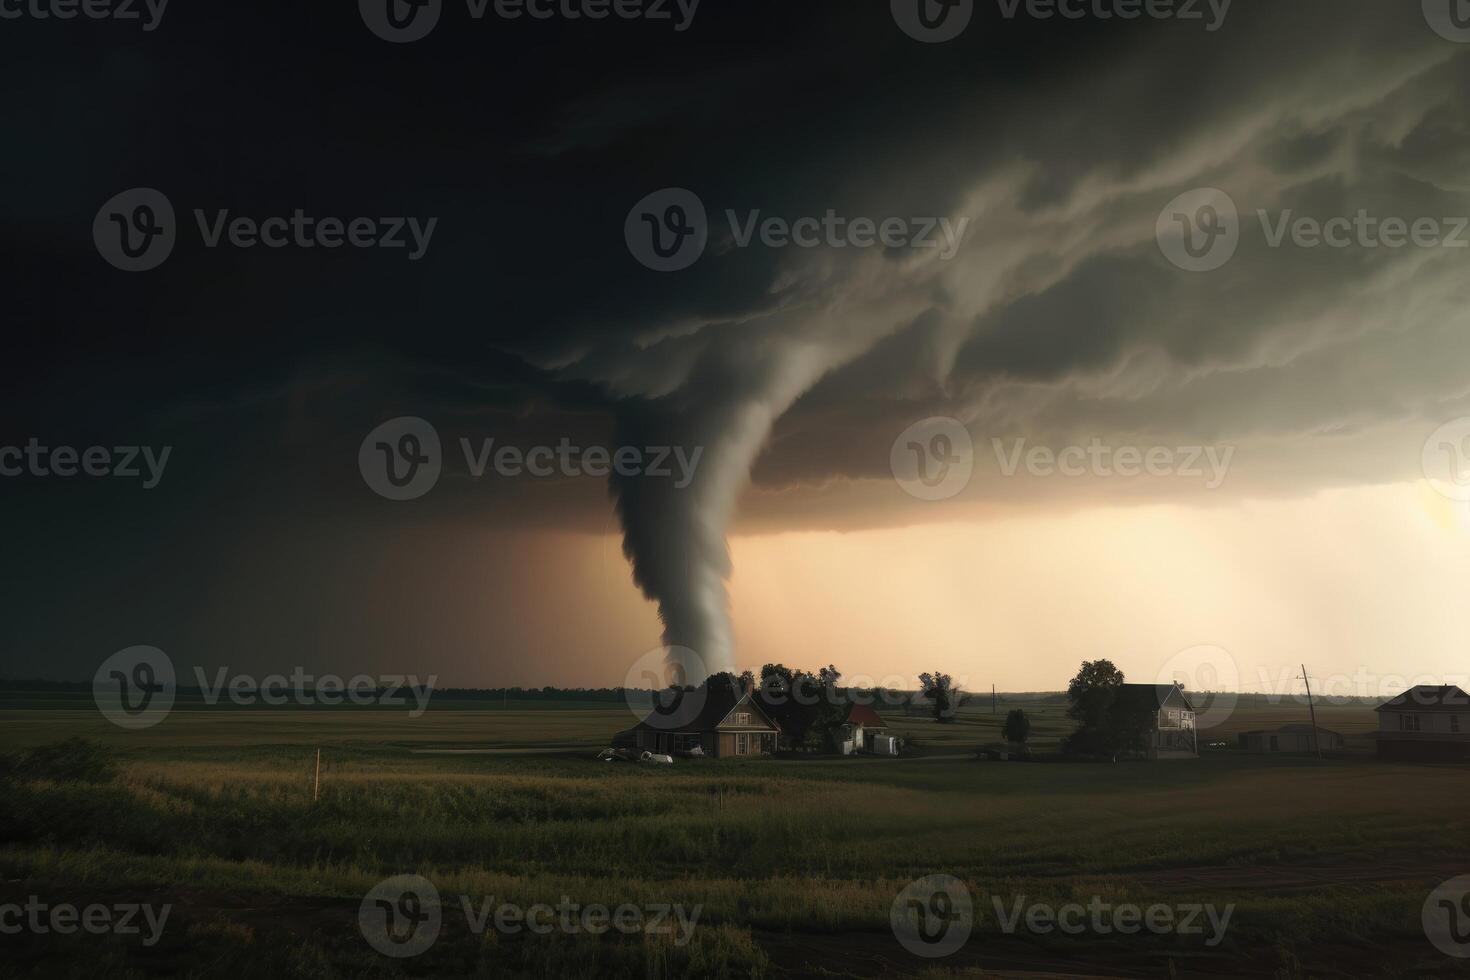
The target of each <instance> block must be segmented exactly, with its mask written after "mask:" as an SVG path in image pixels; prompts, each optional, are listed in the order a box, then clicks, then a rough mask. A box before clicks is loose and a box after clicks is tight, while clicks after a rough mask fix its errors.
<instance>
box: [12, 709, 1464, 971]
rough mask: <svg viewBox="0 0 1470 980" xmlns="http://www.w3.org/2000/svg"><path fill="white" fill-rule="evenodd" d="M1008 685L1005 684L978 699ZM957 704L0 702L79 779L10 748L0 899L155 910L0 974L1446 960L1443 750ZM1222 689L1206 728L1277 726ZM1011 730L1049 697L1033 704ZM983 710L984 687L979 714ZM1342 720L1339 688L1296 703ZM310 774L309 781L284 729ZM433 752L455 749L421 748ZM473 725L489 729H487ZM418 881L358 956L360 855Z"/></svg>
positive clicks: (1189, 967)
mask: <svg viewBox="0 0 1470 980" xmlns="http://www.w3.org/2000/svg"><path fill="white" fill-rule="evenodd" d="M1009 706H1011V705H1003V708H1004V707H1009ZM988 707H989V706H988V704H987V705H985V706H983V707H978V706H977V707H974V708H971V709H967V710H966V711H964V712H962V714H961V717H960V718H959V719H958V720H957V721H956V722H955V723H954V724H950V725H937V724H935V723H934V722H932V721H930V720H927V719H923V718H918V717H914V718H905V717H903V716H902V715H901V714H890V715H889V720H890V722H891V723H892V724H893V727H895V728H897V729H899V730H901V731H903V732H904V733H905V734H907V735H908V737H909V739H910V742H911V744H912V745H913V746H914V749H915V751H916V752H917V753H919V754H918V755H916V757H913V758H903V759H874V758H857V759H846V760H838V759H790V760H787V759H771V760H687V761H686V760H681V761H680V762H679V763H677V764H676V765H674V766H672V767H653V766H635V765H609V764H606V763H599V762H597V761H595V760H594V759H593V755H594V753H595V752H596V750H597V749H598V748H600V747H602V746H603V745H605V744H606V742H607V739H608V737H609V736H610V735H611V733H612V732H614V731H617V730H618V729H620V728H624V727H627V726H628V725H629V724H630V723H631V721H632V718H631V716H630V715H629V714H628V712H627V711H626V709H624V708H622V707H621V706H614V705H607V706H585V705H584V706H580V707H577V708H570V707H568V708H562V709H548V708H546V707H544V706H542V707H538V708H536V709H531V708H528V707H525V706H519V707H518V706H515V705H514V704H512V705H511V706H509V707H502V706H501V705H500V704H494V705H486V706H482V707H481V708H480V709H478V710H452V711H447V710H446V711H440V710H430V711H429V712H427V713H425V714H424V715H422V716H421V717H418V718H412V717H410V716H409V715H408V714H407V713H406V712H395V711H366V710H353V711H311V710H304V709H297V710H240V711H226V710H195V711H190V710H175V711H174V712H173V713H172V714H171V715H170V716H169V717H168V718H167V720H165V721H164V722H163V723H162V724H160V725H158V726H157V727H155V728H151V729H147V730H144V731H140V732H126V731H123V730H121V729H118V728H115V727H114V726H112V725H111V724H110V723H108V722H106V721H105V720H103V719H101V718H100V717H99V716H98V715H97V714H96V712H95V711H94V712H87V711H85V710H78V709H77V708H75V707H70V706H58V705H56V704H55V703H43V702H41V701H39V700H38V701H36V702H32V703H31V704H30V706H18V705H17V704H16V703H15V702H14V701H12V702H11V703H10V704H9V706H8V707H7V708H5V709H4V710H0V732H3V736H4V745H5V746H6V748H7V749H9V750H12V751H15V750H25V749H29V748H33V747H36V746H40V745H46V744H50V743H54V742H56V741H58V740H60V739H63V738H68V737H71V736H82V737H85V738H88V739H90V740H92V741H94V742H96V743H98V744H101V745H104V746H107V747H109V748H110V749H112V750H113V751H115V752H116V753H117V755H118V757H119V759H120V760H121V766H120V769H119V771H118V774H117V775H116V776H115V777H114V778H112V779H110V780H108V781H105V782H103V783H100V784H89V783H79V782H74V781H68V780H51V779H46V778H44V776H43V775H42V776H39V777H38V775H37V774H35V773H29V774H21V775H16V776H12V777H11V779H10V781H9V782H8V784H7V785H6V786H5V787H4V789H5V794H4V799H5V802H4V806H3V808H0V831H3V832H0V841H4V843H3V845H0V878H3V879H4V883H3V886H0V902H5V901H23V900H24V899H25V898H26V897H28V896H30V895H38V896H41V897H42V898H44V899H46V900H49V901H52V902H63V901H66V902H73V903H76V904H83V903H86V902H98V901H103V902H122V901H138V902H153V903H156V904H160V905H161V904H164V903H167V904H171V905H172V906H173V907H174V908H173V912H172V917H171V919H170V920H169V923H168V928H167V929H166V930H165V931H164V933H163V938H162V939H161V940H160V941H159V942H158V943H157V944H156V945H153V946H150V947H144V946H142V945H141V944H140V943H139V942H138V941H136V939H133V940H129V939H127V938H124V937H93V936H82V935H70V936H61V935H56V934H48V935H31V934H22V935H20V936H3V937H0V944H3V945H4V947H5V948H6V949H7V952H8V954H9V955H7V956H6V957H5V959H4V962H3V964H0V975H6V974H8V975H28V974H29V973H31V972H35V971H43V972H45V973H46V975H50V976H67V975H75V976H91V977H96V976H99V975H113V974H116V975H126V974H127V973H128V972H129V971H132V972H134V973H136V975H139V976H144V975H172V976H201V977H202V976H212V975H220V974H221V973H228V974H230V975H258V976H262V977H266V976H270V977H281V976H301V977H333V976H352V977H358V976H424V977H428V976H544V977H563V976H587V977H601V976H634V977H644V976H648V977H675V976H690V977H703V976H727V977H751V976H767V975H771V976H779V975H813V976H828V977H837V976H871V975H888V976H918V975H929V976H951V975H953V976H982V975H985V976H989V975H1017V976H1021V975H1026V976H1033V975H1035V976H1039V975H1102V976H1152V977H1168V976H1194V975H1198V976H1283V977H1307V976H1323V977H1326V976H1462V975H1470V971H1467V970H1466V969H1465V964H1466V963H1467V961H1462V960H1454V959H1450V958H1448V957H1446V956H1444V955H1443V954H1441V953H1439V952H1438V951H1437V950H1436V949H1435V948H1434V947H1433V946H1432V945H1430V943H1429V942H1428V941H1427V939H1426V938H1425V935H1424V930H1423V927H1422V926H1421V923H1420V909H1421V907H1422V905H1423V904H1424V901H1425V898H1426V897H1427V896H1428V894H1429V892H1430V891H1431V890H1432V889H1433V888H1434V887H1435V886H1436V885H1438V884H1439V883H1440V882H1442V881H1444V880H1445V879H1447V878H1450V877H1453V876H1456V875H1459V874H1462V873H1467V872H1470V807H1467V806H1466V801H1467V800H1470V770H1467V769H1466V768H1464V767H1457V766H1406V765H1388V764H1381V763H1378V762H1376V761H1374V760H1372V759H1371V757H1370V756H1368V754H1367V753H1366V751H1365V746H1366V742H1365V741H1364V740H1362V739H1361V738H1359V739H1350V748H1351V751H1350V752H1348V753H1346V754H1345V755H1344V756H1343V757H1340V758H1335V759H1328V760H1326V761H1318V760H1315V759H1307V758H1287V757H1282V758H1272V759H1267V758H1262V757H1250V756H1243V755H1241V754H1239V753H1237V752H1234V751H1215V752H1207V753H1206V754H1205V755H1204V757H1203V758H1201V759H1199V760H1197V761H1193V760H1191V761H1182V762H1167V763H1120V764H1116V765H1109V764H1083V763H1064V762H1059V761H1038V762H1033V763H994V762H980V761H977V760H975V759H974V758H973V750H974V748H975V747H976V746H977V745H980V744H983V743H986V742H991V741H995V740H996V739H997V738H998V726H999V720H1000V716H997V715H991V714H990V713H989V711H988ZM1300 710H1301V709H1300V708H1299V706H1297V705H1295V704H1290V705H1271V704H1269V703H1267V702H1264V701H1259V702H1257V701H1252V700H1249V699H1248V700H1246V701H1244V702H1242V704H1241V705H1240V706H1239V707H1238V709H1237V710H1236V712H1235V714H1234V715H1233V716H1232V718H1231V720H1230V723H1229V725H1228V726H1227V728H1226V730H1223V731H1222V732H1220V733H1212V734H1211V738H1212V739H1214V738H1216V737H1219V736H1220V735H1224V734H1228V733H1229V732H1233V731H1239V730H1244V729H1247V728H1252V727H1260V726H1264V725H1275V724H1282V723H1285V722H1291V721H1297V720H1301V719H1299V718H1298V717H1297V715H1298V714H1299V712H1300ZM1028 713H1030V714H1032V715H1033V717H1034V719H1035V722H1034V723H1035V735H1034V741H1035V743H1036V745H1037V747H1038V749H1039V750H1040V751H1041V752H1042V753H1043V755H1044V753H1045V750H1046V748H1047V747H1048V746H1050V745H1052V744H1053V743H1054V742H1055V739H1056V738H1057V737H1058V736H1059V735H1060V734H1061V733H1062V732H1063V731H1065V727H1066V726H1065V719H1064V717H1063V715H1062V706H1061V705H1060V704H1059V703H1056V702H1054V701H1051V702H1040V701H1034V702H1031V703H1030V704H1029V705H1028ZM1002 715H1003V711H1002ZM1318 717H1319V721H1320V722H1321V723H1322V724H1323V725H1324V726H1326V727H1331V728H1333V729H1335V730H1337V731H1340V732H1343V733H1344V734H1348V735H1350V736H1352V735H1358V736H1360V735H1361V734H1362V733H1364V732H1366V731H1367V730H1369V729H1370V728H1371V727H1372V725H1373V715H1372V712H1371V710H1370V709H1369V708H1367V707H1365V706H1361V705H1350V706H1339V707H1326V708H1320V709H1319V716H1318ZM318 748H320V749H321V750H322V758H323V771H322V790H321V798H320V800H319V801H317V802H315V803H314V802H313V800H312V782H313V771H314V760H315V753H316V750H317V749H318ZM443 750H450V751H451V752H452V751H453V750H461V751H463V750H473V754H450V752H445V751H443ZM485 750H500V751H495V752H487V751H485ZM405 873H414V874H421V875H423V876H424V877H426V878H428V879H429V880H430V881H432V882H433V884H434V885H435V886H436V887H437V889H438V892H439V894H440V896H441V899H442V900H443V901H444V904H445V910H444V922H443V933H442V936H441V938H440V939H439V940H438V941H437V942H435V943H434V944H433V946H432V948H431V949H429V950H428V951H427V952H425V953H424V954H423V955H420V956H416V957H412V958H405V959H394V958H389V957H386V956H382V955H380V954H379V953H376V952H374V951H373V950H372V949H371V948H370V947H369V946H368V944H367V943H366V942H365V940H364V938H363V935H362V933H361V932H360V931H359V928H358V919H357V915H358V908H359V904H360V903H361V902H362V900H363V896H364V895H365V894H366V893H367V892H368V890H369V889H371V888H372V887H373V886H374V885H376V884H378V883H379V882H380V881H382V880H383V879H384V878H387V877H389V876H392V875H398V874H405ZM936 873H944V874H950V875H954V876H956V877H957V878H959V879H961V880H963V881H964V882H965V884H966V886H967V887H968V889H969V891H970V893H971V895H972V896H973V898H974V901H975V911H976V914H975V925H974V933H973V935H972V936H971V938H970V941H969V943H968V944H967V945H966V946H965V947H964V948H963V949H962V950H960V951H959V952H957V953H955V954H954V955H952V956H949V957H946V958H943V959H936V960H932V961H926V960H923V959H921V958H919V957H915V956H913V955H911V954H909V953H907V952H906V951H905V950H904V949H903V947H902V946H900V945H899V943H898V942H897V941H896V940H895V938H894V934H893V932H892V929H891V927H890V918H889V916H890V909H891V907H892V906H893V903H894V900H895V898H896V896H897V895H898V894H899V892H900V891H901V890H902V889H903V888H904V886H905V885H906V884H908V883H909V882H910V881H912V880H913V879H916V878H919V877H922V876H925V875H930V874H936ZM459 896H470V897H471V898H472V906H474V905H478V903H479V902H481V901H482V900H484V899H489V898H491V897H492V896H493V897H494V901H495V903H501V902H513V903H516V904H518V905H522V906H529V905H532V904H534V903H538V902H544V903H548V904H555V903H557V902H558V901H559V900H561V899H562V897H563V896H566V897H568V898H569V899H571V900H572V901H575V902H578V903H581V904H584V905H585V904H587V903H600V904H605V905H608V906H610V907H611V906H617V905H621V904H636V905H640V906H642V905H656V904H677V905H682V906H684V907H686V908H690V909H692V908H694V907H696V906H698V907H700V912H699V916H698V920H697V924H696V925H695V926H694V931H693V939H692V941H690V942H688V943H687V944H676V943H675V942H673V941H672V940H671V939H670V938H669V937H666V936H650V935H642V936H637V937H624V936H615V935H612V934H608V935H604V936H601V937H595V936H588V935H586V934H585V933H583V934H579V935H574V936H569V935H563V934H553V935H548V936H536V935H528V934H526V933H524V932H522V933H519V934H516V935H507V934H499V933H497V932H496V931H495V930H494V929H490V930H486V931H484V932H483V933H480V934H477V933H476V931H475V930H473V929H472V928H471V924H472V923H471V920H470V919H469V918H468V917H467V916H466V915H465V914H464V912H463V909H462V908H461V907H460V904H459ZM1020 896H1025V902H1027V903H1035V902H1044V903H1048V904H1053V905H1057V904H1065V903H1067V902H1071V901H1077V902H1081V903H1086V902H1087V901H1089V900H1092V899H1094V897H1095V896H1100V899H1101V900H1102V901H1104V902H1109V903H1113V904H1118V903H1136V904H1140V905H1144V906H1147V905H1150V904H1168V905H1171V906H1172V905H1182V904H1190V903H1199V904H1212V905H1215V906H1218V907H1219V908H1222V909H1223V908H1224V907H1225V906H1227V905H1233V906H1234V911H1233V914H1232V917H1231V919H1230V922H1229V928H1228V931H1227V932H1226V933H1225V935H1224V938H1223V940H1221V941H1220V942H1219V943H1218V945H1213V946H1210V945H1206V943H1205V942H1204V941H1203V938H1202V937H1200V936H1194V935H1179V934H1164V935H1153V934H1149V933H1147V932H1144V933H1139V934H1136V935H1119V934H1117V933H1111V934H1104V935H1099V934H1094V933H1087V934H1084V935H1076V936H1074V935H1064V934H1061V933H1059V932H1056V931H1053V932H1050V933H1045V934H1041V933H1033V932H1030V931H1028V930H1025V929H1022V930H1021V931H1019V932H1017V933H1016V934H1014V935H1006V934H1003V933H1002V932H1001V930H1000V925H999V922H998V918H999V916H998V915H997V914H996V910H995V906H994V905H993V900H995V899H998V900H999V901H1000V902H1001V903H1002V905H1003V906H1005V907H1010V906H1011V905H1012V904H1013V903H1014V902H1015V901H1017V900H1018V899H1019V897H1020Z"/></svg>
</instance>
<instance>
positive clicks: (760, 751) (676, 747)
mask: <svg viewBox="0 0 1470 980" xmlns="http://www.w3.org/2000/svg"><path fill="white" fill-rule="evenodd" d="M702 690H703V691H704V693H705V699H704V703H703V704H702V705H701V706H700V708H699V711H698V713H697V714H696V715H695V716H694V717H693V718H692V719H691V720H690V721H688V722H686V723H683V724H680V725H679V726H678V727H675V728H668V727H659V726H657V725H651V724H649V722H648V721H647V720H646V719H645V720H644V721H641V722H639V723H638V724H637V725H635V726H634V727H633V728H631V729H629V730H628V731H625V732H619V733H618V734H617V735H616V736H614V738H613V745H614V746H626V747H632V748H637V749H647V750H649V751H650V752H658V753H661V754H667V755H688V754H690V752H691V751H692V750H693V749H695V748H696V747H697V748H698V749H699V753H698V754H702V755H706V756H711V757H714V758H720V759H723V758H729V757H739V756H758V755H770V754H771V753H772V752H774V751H776V736H777V735H779V734H780V732H781V728H780V726H779V725H777V724H776V723H775V722H774V721H772V720H771V718H770V716H769V715H768V714H766V712H765V711H764V710H763V709H762V708H761V706H760V704H759V703H757V701H756V699H755V698H754V697H753V696H752V695H751V693H750V692H749V691H744V690H741V689H740V688H738V687H732V686H730V685H727V684H706V685H705V686H704V687H703V688H702Z"/></svg>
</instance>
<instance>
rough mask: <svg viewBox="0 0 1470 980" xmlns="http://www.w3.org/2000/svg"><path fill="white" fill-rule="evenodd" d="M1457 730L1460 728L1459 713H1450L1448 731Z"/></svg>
mask: <svg viewBox="0 0 1470 980" xmlns="http://www.w3.org/2000/svg"><path fill="white" fill-rule="evenodd" d="M1459 730H1460V716H1459V715H1450V731H1452V732H1458V731H1459Z"/></svg>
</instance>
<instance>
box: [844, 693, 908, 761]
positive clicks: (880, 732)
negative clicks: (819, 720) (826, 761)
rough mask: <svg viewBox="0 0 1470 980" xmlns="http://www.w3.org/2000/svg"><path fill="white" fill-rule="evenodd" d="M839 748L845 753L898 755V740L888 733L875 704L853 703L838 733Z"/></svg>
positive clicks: (886, 725)
mask: <svg viewBox="0 0 1470 980" xmlns="http://www.w3.org/2000/svg"><path fill="white" fill-rule="evenodd" d="M837 749H838V751H839V752H841V753H842V754H843V755H854V754H857V753H859V752H861V753H864V754H869V755H897V754H898V743H897V740H896V739H895V738H894V737H893V736H891V735H889V734H888V723H887V722H885V721H884V720H883V719H882V717H881V716H880V715H879V714H878V712H877V711H874V710H873V706H872V705H869V704H858V703H855V702H854V703H853V704H852V705H850V706H849V707H848V709H847V720H846V721H844V722H843V723H842V726H841V728H839V729H838V734H837Z"/></svg>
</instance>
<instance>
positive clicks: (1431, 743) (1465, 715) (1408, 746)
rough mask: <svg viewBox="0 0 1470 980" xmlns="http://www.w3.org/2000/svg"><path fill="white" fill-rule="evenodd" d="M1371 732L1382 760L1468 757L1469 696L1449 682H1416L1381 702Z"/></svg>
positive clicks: (1462, 758)
mask: <svg viewBox="0 0 1470 980" xmlns="http://www.w3.org/2000/svg"><path fill="white" fill-rule="evenodd" d="M1374 710H1375V711H1377V712H1378V731H1376V732H1374V733H1373V737H1374V741H1375V742H1376V743H1377V746H1378V754H1379V756H1381V757H1383V758H1386V759H1428V760H1435V761H1463V760H1465V759H1470V695H1467V694H1466V693H1465V692H1464V691H1462V690H1460V689H1459V688H1458V687H1456V686H1455V685H1453V684H1440V685H1420V686H1418V687H1411V688H1409V690H1407V691H1405V692H1404V693H1403V694H1400V695H1399V696H1397V697H1395V698H1392V699H1390V700H1388V701H1385V702H1384V703H1383V704H1380V705H1379V706H1378V707H1377V708H1375V709H1374Z"/></svg>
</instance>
